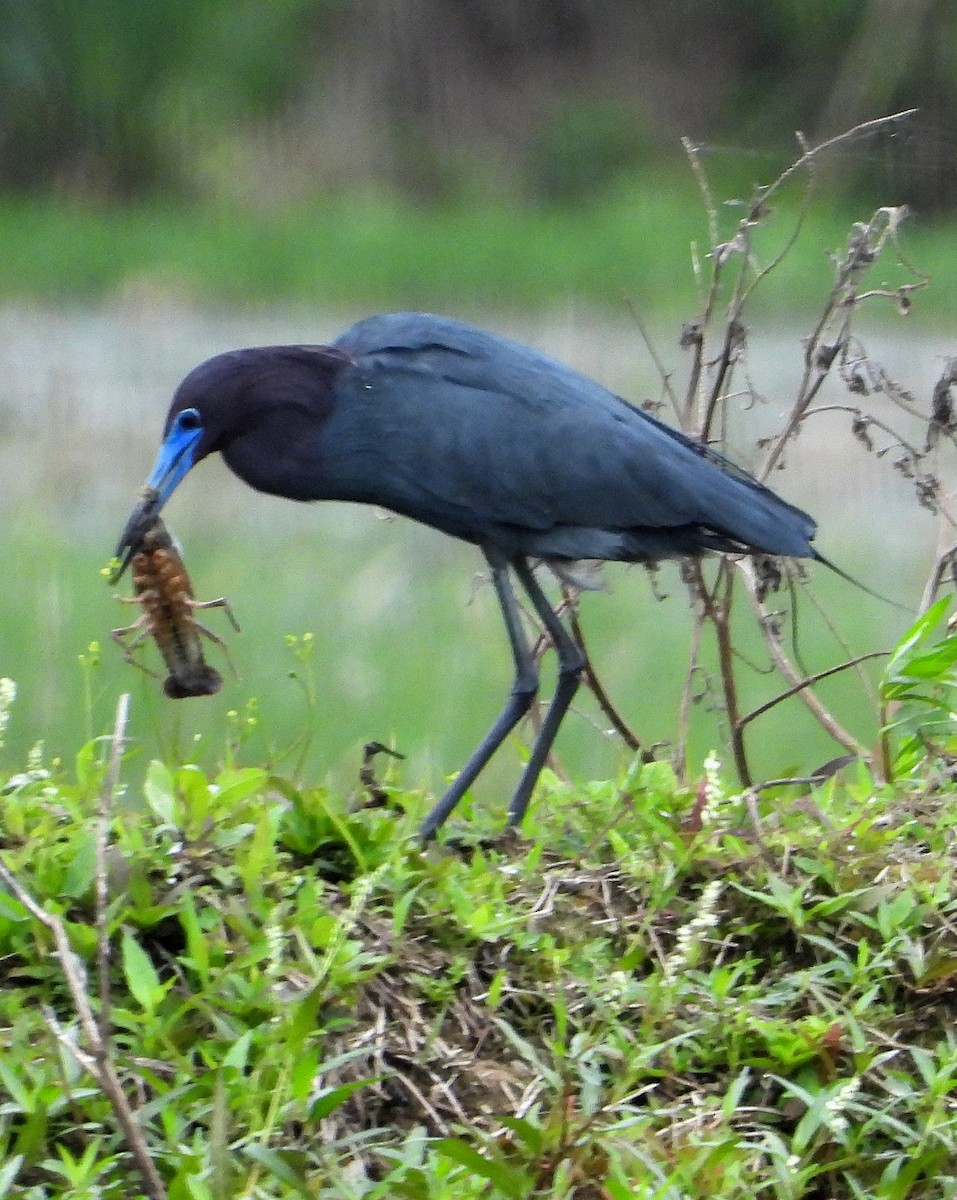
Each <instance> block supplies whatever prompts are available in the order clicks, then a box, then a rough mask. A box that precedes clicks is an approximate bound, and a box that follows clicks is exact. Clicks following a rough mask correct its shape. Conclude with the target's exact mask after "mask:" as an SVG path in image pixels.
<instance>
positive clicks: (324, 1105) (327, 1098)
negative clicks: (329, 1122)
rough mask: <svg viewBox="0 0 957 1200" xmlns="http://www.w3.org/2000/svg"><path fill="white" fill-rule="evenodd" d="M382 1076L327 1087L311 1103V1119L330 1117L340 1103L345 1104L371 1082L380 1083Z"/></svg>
mask: <svg viewBox="0 0 957 1200" xmlns="http://www.w3.org/2000/svg"><path fill="white" fill-rule="evenodd" d="M381 1078H382V1076H381V1075H377V1076H376V1077H375V1078H374V1079H354V1080H353V1081H352V1082H351V1083H344V1084H342V1085H341V1086H340V1087H334V1088H325V1089H324V1090H323V1091H321V1092H320V1093H319V1095H318V1096H317V1097H316V1099H315V1100H314V1101H313V1102H312V1104H310V1105H309V1117H310V1120H313V1121H321V1120H322V1118H323V1117H328V1116H329V1114H330V1113H331V1112H335V1110H336V1109H337V1108H338V1107H339V1105H340V1104H344V1103H345V1102H346V1101H347V1100H348V1099H349V1097H350V1096H351V1095H352V1093H353V1092H357V1091H358V1090H359V1089H360V1088H364V1087H368V1086H369V1084H370V1083H378V1082H379V1080H380V1079H381Z"/></svg>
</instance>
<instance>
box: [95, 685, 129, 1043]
mask: <svg viewBox="0 0 957 1200" xmlns="http://www.w3.org/2000/svg"><path fill="white" fill-rule="evenodd" d="M129 714H130V695H129V692H124V693H123V694H122V695H121V696H120V698H119V700H118V701H117V705H116V720H115V721H114V723H113V736H112V738H111V739H110V757H109V762H108V763H107V768H106V775H105V776H104V777H103V786H102V788H101V789H100V806H99V813H98V816H97V831H96V877H95V879H94V881H93V887H94V926H95V928H96V966H97V976H98V984H99V994H100V1020H99V1028H100V1038H101V1039H102V1041H104V1042H106V1041H107V1040H108V1039H109V1037H110V1036H111V1034H112V1028H111V1017H110V1011H111V1001H110V936H109V930H108V928H107V909H108V907H109V899H110V895H109V879H108V876H107V868H106V851H107V846H108V843H109V836H110V819H111V817H112V812H113V795H114V793H115V791H116V785H117V782H118V780H119V776H120V763H121V761H122V758H123V748H124V745H125V742H126V726H127V723H128V721H129Z"/></svg>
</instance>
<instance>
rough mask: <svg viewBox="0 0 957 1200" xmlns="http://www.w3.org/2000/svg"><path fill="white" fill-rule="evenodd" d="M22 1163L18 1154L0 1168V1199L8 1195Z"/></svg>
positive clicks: (21, 1158)
mask: <svg viewBox="0 0 957 1200" xmlns="http://www.w3.org/2000/svg"><path fill="white" fill-rule="evenodd" d="M22 1163H23V1155H22V1154H18V1155H17V1156H16V1157H15V1158H11V1159H10V1160H9V1161H8V1162H5V1163H4V1164H3V1166H2V1167H0V1197H3V1196H7V1195H10V1186H11V1184H12V1183H13V1182H14V1181H15V1180H16V1177H17V1175H18V1174H19V1171H20V1167H21V1165H22Z"/></svg>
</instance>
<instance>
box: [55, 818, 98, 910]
mask: <svg viewBox="0 0 957 1200" xmlns="http://www.w3.org/2000/svg"><path fill="white" fill-rule="evenodd" d="M95 874H96V836H95V835H94V834H93V833H85V834H82V835H81V836H80V837H79V838H78V839H77V841H76V843H75V849H74V853H73V857H72V858H71V859H70V865H69V866H68V867H67V871H66V877H65V878H64V880H63V885H62V891H63V894H64V895H66V896H69V897H70V898H71V899H73V900H75V899H76V898H77V897H79V896H85V895H86V894H87V893H88V892H89V891H90V889H91V888H92V887H93V877H94V875H95Z"/></svg>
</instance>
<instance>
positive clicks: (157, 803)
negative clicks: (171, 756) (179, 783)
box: [143, 759, 177, 825]
mask: <svg viewBox="0 0 957 1200" xmlns="http://www.w3.org/2000/svg"><path fill="white" fill-rule="evenodd" d="M143 795H144V796H145V797H146V803H147V804H148V805H149V806H150V808H151V809H152V810H153V812H154V813H156V815H157V816H158V817H159V819H160V820H161V821H162V822H164V824H166V825H176V824H177V821H176V788H175V786H174V784H173V777H172V775H171V774H170V771H169V767H167V766H166V764H165V763H162V762H158V761H157V760H156V759H154V760H153V761H152V762H151V763H150V765H149V767H148V768H147V771H146V779H145V780H144V781H143Z"/></svg>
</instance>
